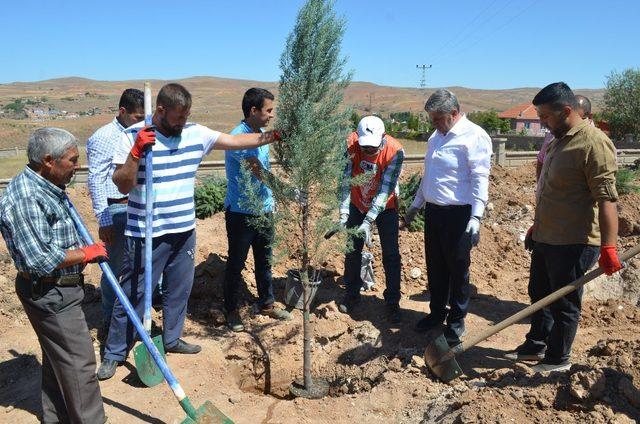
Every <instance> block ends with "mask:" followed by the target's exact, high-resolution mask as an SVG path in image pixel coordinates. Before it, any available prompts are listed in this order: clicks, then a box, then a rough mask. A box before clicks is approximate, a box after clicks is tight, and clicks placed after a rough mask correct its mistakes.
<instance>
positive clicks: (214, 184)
mask: <svg viewBox="0 0 640 424" xmlns="http://www.w3.org/2000/svg"><path fill="white" fill-rule="evenodd" d="M226 194H227V180H226V179H225V178H222V177H207V178H203V179H202V180H201V181H199V184H197V185H196V188H195V193H194V202H195V205H196V218H198V219H205V218H209V217H210V216H212V215H213V214H215V213H218V212H221V211H222V210H224V198H225V196H226Z"/></svg>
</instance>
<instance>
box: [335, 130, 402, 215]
mask: <svg viewBox="0 0 640 424" xmlns="http://www.w3.org/2000/svg"><path fill="white" fill-rule="evenodd" d="M385 138H386V142H385V143H384V146H383V147H382V149H381V150H380V151H379V152H378V155H377V156H375V157H369V156H365V155H364V153H363V152H362V149H361V148H360V145H359V144H358V133H357V132H353V133H351V135H350V136H349V139H348V141H347V153H348V155H349V158H350V160H351V163H352V166H351V177H352V178H353V177H356V176H358V175H360V174H363V173H365V172H371V171H373V172H375V174H374V175H373V178H371V179H370V180H369V181H368V182H365V183H363V184H361V185H358V186H355V185H354V186H351V203H353V204H354V205H355V206H356V207H357V208H358V210H359V211H360V212H362V213H367V212H368V211H369V209H370V208H371V202H372V201H373V198H374V197H375V196H376V194H377V193H378V191H379V190H380V184H381V182H382V175H383V174H384V171H385V169H386V168H387V166H388V165H389V163H391V161H392V160H393V158H394V157H395V156H396V154H397V153H398V151H400V150H402V144H400V142H399V141H398V140H396V139H395V138H393V137H391V136H389V135H385ZM393 208H396V209H397V208H398V196H397V194H396V190H395V187H392V188H391V192H390V194H389V199H388V200H387V205H386V207H385V209H393Z"/></svg>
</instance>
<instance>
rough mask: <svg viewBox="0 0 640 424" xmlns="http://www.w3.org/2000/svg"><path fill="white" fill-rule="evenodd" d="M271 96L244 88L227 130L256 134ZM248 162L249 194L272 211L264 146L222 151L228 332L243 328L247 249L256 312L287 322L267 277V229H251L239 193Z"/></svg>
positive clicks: (268, 113) (269, 114)
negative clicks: (237, 117) (238, 116)
mask: <svg viewBox="0 0 640 424" xmlns="http://www.w3.org/2000/svg"><path fill="white" fill-rule="evenodd" d="M273 100H274V97H273V94H271V93H270V92H269V91H267V90H265V89H262V88H250V89H249V90H247V92H246V93H245V94H244V97H243V98H242V112H243V113H244V120H242V122H240V125H238V126H237V127H235V128H234V129H233V131H231V134H245V133H259V132H262V128H264V127H266V126H267V125H268V124H269V121H270V120H271V118H273ZM246 165H248V166H249V168H250V169H251V172H252V174H253V176H252V178H251V180H252V183H253V184H255V185H256V187H255V192H256V193H257V195H258V197H259V199H260V200H261V201H262V211H261V212H262V213H265V214H270V213H271V212H272V211H273V195H272V193H271V190H270V189H269V188H268V187H267V186H266V185H265V184H264V182H262V172H263V171H265V172H269V168H270V166H269V146H268V145H263V146H260V147H258V148H255V149H246V150H235V151H226V152H225V169H226V172H227V196H226V198H225V201H224V205H225V209H226V212H225V218H226V227H227V239H228V243H229V250H228V255H227V256H228V259H227V268H226V270H225V279H224V306H225V310H226V313H227V325H228V326H229V328H230V329H231V330H233V331H242V330H244V324H243V323H242V319H241V318H240V314H239V313H238V288H239V286H240V283H241V281H242V276H241V273H242V270H243V269H244V264H245V261H246V259H247V254H248V253H249V247H252V248H253V258H254V262H255V270H254V272H255V276H256V286H257V287H258V306H259V308H260V312H261V313H263V314H265V315H269V316H271V317H272V318H276V319H282V320H288V319H290V318H291V315H290V314H289V313H288V312H287V311H285V310H283V309H280V308H276V307H275V306H274V305H273V303H274V301H275V299H274V297H273V281H272V278H271V263H270V262H271V244H272V241H273V229H272V228H269V229H266V230H265V229H262V228H260V229H257V228H255V227H254V226H253V225H251V219H252V216H253V215H254V214H255V211H252V210H248V209H247V206H246V202H247V199H246V198H245V196H244V194H243V193H245V192H246V189H247V188H246V187H244V183H245V181H244V180H243V178H242V166H246Z"/></svg>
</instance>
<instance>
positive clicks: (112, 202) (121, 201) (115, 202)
mask: <svg viewBox="0 0 640 424" xmlns="http://www.w3.org/2000/svg"><path fill="white" fill-rule="evenodd" d="M127 202H129V198H128V197H121V198H120V199H112V198H108V199H107V205H109V206H111V205H119V204H126V203H127Z"/></svg>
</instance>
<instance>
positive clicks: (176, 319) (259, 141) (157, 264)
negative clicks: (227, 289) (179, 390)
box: [98, 84, 279, 380]
mask: <svg viewBox="0 0 640 424" xmlns="http://www.w3.org/2000/svg"><path fill="white" fill-rule="evenodd" d="M190 110H191V94H190V93H189V92H188V91H187V90H186V89H185V88H184V87H183V86H181V85H180V84H167V85H165V86H164V87H162V89H161V90H160V92H159V93H158V97H157V100H156V110H155V113H154V115H153V126H152V127H144V124H143V123H139V124H136V125H133V126H132V127H130V128H128V129H127V130H126V131H124V132H123V133H122V137H121V139H120V141H119V143H117V144H116V145H115V146H114V155H113V163H114V164H116V170H115V172H114V174H113V182H114V183H115V184H116V186H117V187H118V189H119V190H120V192H121V193H123V194H128V195H129V203H128V208H127V225H126V228H125V235H126V237H127V242H126V246H125V260H124V264H123V267H122V273H121V277H120V280H121V281H120V282H121V284H122V288H123V290H124V292H125V293H126V294H127V297H128V298H129V299H130V300H131V303H132V304H133V306H134V308H135V309H136V312H137V313H138V315H139V316H140V317H142V315H143V310H144V302H143V301H142V299H143V297H144V292H143V287H144V258H143V254H144V234H145V197H146V194H145V181H144V175H145V172H144V161H141V158H142V157H143V156H144V153H143V152H144V149H145V147H146V146H149V145H153V186H154V187H153V198H154V204H153V258H152V261H153V265H152V267H153V288H154V289H155V287H156V286H157V285H158V281H159V279H160V276H161V275H162V276H163V283H162V284H163V287H162V306H163V340H164V344H165V351H166V352H170V353H198V352H199V351H200V350H201V348H200V346H198V345H195V344H190V343H187V342H185V341H184V340H182V339H181V338H180V336H181V335H182V328H183V326H184V319H185V316H186V312H187V300H188V298H189V294H190V292H191V286H192V284H193V276H194V269H195V268H194V265H195V264H194V257H195V208H194V202H193V194H194V185H195V176H196V170H197V169H198V166H199V165H200V162H201V161H202V158H203V157H204V156H205V155H207V154H208V153H209V152H211V150H213V149H219V150H237V149H251V148H256V147H259V146H262V145H265V144H268V143H271V142H273V141H274V140H275V139H276V138H279V137H277V133H276V132H273V131H269V132H265V133H253V134H239V135H229V134H223V133H220V132H218V131H214V130H211V129H209V128H207V127H204V126H202V125H198V124H194V123H190V122H187V118H188V117H189V114H190ZM135 336H136V333H135V330H134V329H133V326H132V325H131V323H130V322H129V319H128V317H127V315H126V313H125V311H124V308H123V306H122V304H121V303H120V302H119V301H117V300H116V303H115V304H114V308H113V313H112V317H111V325H110V328H109V337H108V338H107V344H106V348H105V354H104V359H103V361H102V364H101V365H100V368H99V369H98V379H100V380H105V379H108V378H111V377H112V376H113V375H114V374H115V371H116V366H117V365H118V364H119V363H122V362H123V361H124V360H125V359H126V357H127V354H128V351H129V350H130V349H131V347H132V345H133V343H134V341H135Z"/></svg>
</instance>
